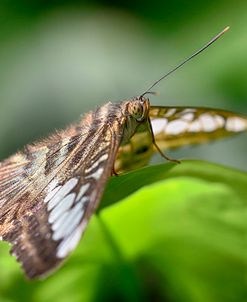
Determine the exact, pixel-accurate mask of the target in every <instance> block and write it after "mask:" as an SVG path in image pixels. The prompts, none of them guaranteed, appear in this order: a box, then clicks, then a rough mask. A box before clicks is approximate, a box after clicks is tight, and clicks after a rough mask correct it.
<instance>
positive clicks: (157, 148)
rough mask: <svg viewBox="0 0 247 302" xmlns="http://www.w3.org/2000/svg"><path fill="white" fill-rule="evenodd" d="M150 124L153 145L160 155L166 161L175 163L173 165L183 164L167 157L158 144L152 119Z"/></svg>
mask: <svg viewBox="0 0 247 302" xmlns="http://www.w3.org/2000/svg"><path fill="white" fill-rule="evenodd" d="M148 123H149V128H150V133H151V136H152V143H153V145H154V147H155V148H156V150H157V151H158V152H159V154H160V155H161V156H162V157H163V158H165V159H166V160H168V161H170V162H173V163H176V164H180V163H181V162H180V160H178V159H175V158H171V157H169V156H167V155H166V154H165V153H164V152H163V151H162V150H161V149H160V147H159V146H158V145H157V144H156V142H155V137H154V133H153V129H152V125H151V121H150V119H148Z"/></svg>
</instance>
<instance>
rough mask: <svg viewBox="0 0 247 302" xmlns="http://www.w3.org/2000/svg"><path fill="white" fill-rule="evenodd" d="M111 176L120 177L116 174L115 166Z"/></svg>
mask: <svg viewBox="0 0 247 302" xmlns="http://www.w3.org/2000/svg"><path fill="white" fill-rule="evenodd" d="M111 175H112V176H118V175H119V174H118V173H117V172H116V170H115V167H114V165H113V167H112V170H111Z"/></svg>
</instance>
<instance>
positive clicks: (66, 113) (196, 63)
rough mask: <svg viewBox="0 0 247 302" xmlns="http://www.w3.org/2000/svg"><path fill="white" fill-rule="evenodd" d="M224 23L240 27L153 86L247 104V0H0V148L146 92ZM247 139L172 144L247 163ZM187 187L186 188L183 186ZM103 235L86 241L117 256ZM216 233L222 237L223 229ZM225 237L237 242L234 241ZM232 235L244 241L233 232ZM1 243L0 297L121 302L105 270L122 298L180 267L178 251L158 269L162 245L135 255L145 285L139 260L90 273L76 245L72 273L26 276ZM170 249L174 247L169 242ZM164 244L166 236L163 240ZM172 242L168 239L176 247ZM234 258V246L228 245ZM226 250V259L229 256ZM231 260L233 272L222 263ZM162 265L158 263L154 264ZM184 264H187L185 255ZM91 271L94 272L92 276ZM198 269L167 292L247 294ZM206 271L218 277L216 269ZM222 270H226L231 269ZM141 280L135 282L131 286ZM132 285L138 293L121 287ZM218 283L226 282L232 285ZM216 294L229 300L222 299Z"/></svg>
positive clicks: (183, 95) (174, 100)
mask: <svg viewBox="0 0 247 302" xmlns="http://www.w3.org/2000/svg"><path fill="white" fill-rule="evenodd" d="M227 25H229V26H231V29H230V31H229V32H228V33H227V34H226V35H225V36H224V37H223V38H222V39H220V40H219V41H218V42H217V43H216V44H215V45H214V46H212V47H211V48H209V49H208V50H207V51H206V52H205V53H203V54H202V55H201V56H200V57H197V58H196V59H195V60H193V61H192V62H190V63H189V64H187V65H186V66H184V67H183V68H182V69H181V70H179V71H177V72H176V73H175V74H173V75H172V76H171V77H170V78H168V79H166V80H165V81H163V82H162V83H160V85H159V86H158V87H157V88H156V89H157V90H158V91H159V93H160V94H159V96H152V97H151V102H152V104H156V105H170V106H172V105H183V106H188V105H193V106H210V107H216V108H217V107H218V108H224V109H227V110H233V111H236V112H240V113H244V114H247V85H246V83H247V55H246V54H247V2H246V1H240V0H237V1H234V2H233V1H223V0H222V1H209V0H208V1H183V0H180V1H162V0H154V1H151V2H150V1H140V0H138V1H130V0H125V1H118V2H116V1H111V0H109V1H103V0H102V1H75V0H74V1H73V0H72V1H65V0H64V1H55V0H54V1H45V0H43V1H42V0H40V1H37V0H36V1H35V0H33V1H31V0H23V1H21V0H19V1H17V0H12V1H8V0H1V2H0V66H1V68H0V142H1V143H0V159H3V158H5V157H7V156H9V155H10V154H12V153H14V152H16V150H18V149H21V148H22V147H23V146H24V145H25V144H27V143H30V142H32V141H33V140H36V139H38V138H40V137H44V136H46V135H48V134H49V133H50V132H52V131H53V130H54V129H59V128H63V127H65V126H66V125H67V124H69V123H71V122H73V121H74V120H77V119H79V117H80V115H81V114H82V113H84V112H87V111H88V110H91V109H94V108H95V107H96V106H97V105H100V104H103V103H104V102H106V101H108V100H111V101H118V100H121V99H126V98H129V97H132V96H135V95H139V94H140V93H142V92H143V91H144V90H145V89H146V88H147V87H148V86H149V85H150V84H151V83H152V82H153V81H154V80H156V79H157V78H159V77H160V76H161V75H162V74H164V73H165V72H167V71H168V70H169V69H171V68H172V67H174V65H176V64H177V63H178V62H180V61H181V60H182V59H184V58H185V57H187V56H188V55H190V54H191V53H192V52H193V51H195V50H197V49H198V48H199V47H201V46H202V44H204V43H205V42H207V41H208V40H209V39H210V38H211V37H212V36H213V35H215V34H216V33H218V32H219V31H220V30H222V29H223V28H224V27H225V26H227ZM246 150H247V140H246V136H244V135H240V136H237V137H234V138H232V139H228V140H224V141H220V142H217V143H214V144H213V145H212V144H211V145H203V146H199V147H193V148H186V149H184V150H179V151H175V152H171V155H172V156H173V157H179V158H198V159H204V160H208V161H213V162H217V163H222V164H225V165H227V166H232V167H235V168H240V169H241V170H247V161H246ZM229 171H232V170H229ZM229 173H230V172H229ZM219 174H220V173H219ZM217 175H218V174H217ZM232 180H234V177H232ZM181 185H182V186H183V184H181ZM191 185H192V184H191ZM192 186H193V185H192ZM199 187H200V190H202V194H203V196H204V191H207V190H208V189H206V187H205V188H204V184H202V187H201V185H199ZM199 187H198V188H199ZM218 189H219V190H221V188H217V190H218ZM198 190H199V189H198ZM229 190H230V189H229ZM230 191H231V190H230ZM217 192H218V191H217ZM228 193H229V192H228ZM185 194H188V192H187V191H186V190H185ZM224 194H225V193H224ZM224 194H223V195H222V196H223V197H224ZM231 194H232V193H231ZM222 196H221V198H223V197H222ZM229 198H230V197H229ZM223 199H224V198H223ZM175 200H176V201H177V199H176V198H175ZM208 200H210V198H208ZM231 200H233V199H231ZM238 201H239V200H238ZM237 204H240V203H238V202H237ZM239 209H240V206H239ZM179 211H180V210H179ZM113 213H114V211H113ZM131 213H132V212H131ZM138 213H139V212H138ZM136 214H137V213H136ZM112 215H113V214H112ZM114 215H115V214H114ZM119 215H120V216H121V214H119ZM138 215H139V214H138ZM145 215H146V214H145ZM167 215H168V214H167ZM232 215H233V216H234V213H233V214H232ZM106 216H107V215H106ZM138 217H139V216H138ZM179 217H180V216H179ZM110 221H111V220H110ZM236 221H238V219H236ZM236 223H237V222H236ZM92 225H93V226H92V227H91V229H92V231H91V233H90V234H94V228H96V229H97V223H95V224H92ZM243 225H244V224H243ZM193 228H194V226H193ZM212 232H213V231H212ZM96 233H97V232H96ZM97 234H98V233H97ZM210 234H211V233H210ZM212 234H213V233H212ZM97 236H99V235H95V236H93V237H92V238H93V239H92V240H94V243H92V242H90V244H91V245H90V244H89V246H91V247H93V246H94V248H96V249H100V250H101V249H103V252H102V253H103V254H104V256H105V255H106V256H105V257H106V258H107V257H110V256H109V255H108V253H107V252H106V251H105V250H104V248H105V246H104V245H101V241H100V240H98V241H97ZM138 236H139V233H138ZM210 236H211V235H210ZM210 236H209V237H210ZM212 236H214V234H213V235H212ZM213 238H214V240H216V239H217V236H215V237H213ZM85 240H87V241H90V238H89V236H88V237H87V236H85ZM183 240H184V239H183ZM183 240H182V242H183V244H185V243H184V241H183ZM133 241H134V240H133ZM195 242H196V244H197V241H195ZM228 243H229V246H230V245H231V241H229V242H228ZM176 244H177V243H176ZM176 244H175V250H177V248H178V249H180V248H181V246H180V245H178V246H177V245H176ZM232 244H235V243H234V240H233V241H232ZM130 245H131V243H130ZM85 246H87V244H86V243H85ZM0 248H1V249H0V253H1V254H2V256H1V259H2V260H0V263H1V267H0V269H1V270H2V276H1V277H0V282H1V283H0V302H2V301H55V300H56V297H58V298H57V301H65V302H66V301H86V302H87V301H93V300H94V299H95V301H114V300H110V298H109V297H111V296H110V295H108V287H106V288H105V287H104V286H105V285H102V284H104V283H101V282H100V281H102V280H103V279H104V278H108V276H109V278H110V279H111V278H112V280H115V283H114V285H112V287H111V286H110V285H109V284H108V286H109V292H110V291H113V292H114V290H116V292H114V294H113V295H112V297H115V299H116V297H118V300H117V301H137V300H138V299H139V300H138V301H146V300H145V297H144V296H142V294H141V292H142V289H143V287H145V286H147V287H150V289H152V293H155V292H157V296H155V295H153V296H152V297H153V301H160V299H161V296H160V295H159V290H158V287H159V286H160V283H159V282H157V283H156V282H155V280H156V279H157V280H162V282H164V287H165V288H167V289H168V291H167V292H169V287H172V286H171V284H174V280H176V274H175V273H174V275H172V273H171V272H172V269H171V267H172V264H171V263H172V261H171V262H169V261H168V262H167V263H165V264H164V263H163V264H164V265H165V267H166V268H167V270H168V271H169V272H170V273H171V274H170V275H169V274H168V275H167V276H166V275H165V276H164V275H162V276H161V275H160V274H161V273H160V272H159V271H158V269H157V268H158V267H159V264H158V263H151V262H152V261H153V260H154V259H159V257H157V255H155V256H154V257H153V258H152V257H151V258H150V259H152V260H150V261H151V262H150V261H149V263H151V264H150V266H145V265H143V266H142V262H145V259H142V258H139V260H138V261H139V262H138V267H142V268H143V272H142V271H140V270H138V274H141V275H143V276H146V277H145V278H144V279H145V280H146V281H145V282H146V283H145V284H144V285H143V284H141V285H140V284H139V283H138V282H141V281H140V278H138V276H137V277H136V273H133V272H132V270H133V267H131V268H130V267H128V266H125V265H123V266H122V267H121V268H120V270H119V271H117V273H116V271H114V269H113V267H111V266H110V268H109V266H107V265H106V267H104V266H102V267H101V271H100V272H99V271H97V273H95V275H94V277H92V278H91V277H89V278H88V279H87V269H86V270H85V269H84V270H83V271H81V270H80V266H83V264H82V262H80V261H81V260H80V259H81V258H80V255H81V254H80V253H79V252H77V253H76V254H75V256H73V257H71V259H72V260H70V262H69V264H68V266H67V268H69V267H70V266H71V267H74V268H75V269H74V270H72V273H71V270H69V269H67V271H66V270H64V271H63V273H62V274H60V272H58V273H57V275H56V276H57V277H54V278H53V277H52V278H51V279H48V280H47V281H45V282H43V283H42V282H35V283H27V282H26V281H25V279H24V278H23V276H22V274H21V272H20V271H19V268H18V265H16V264H15V260H14V259H13V258H11V257H8V247H7V245H5V244H2V243H1V245H0ZM163 250H164V251H166V248H164V249H163ZM163 250H162V248H161V247H160V250H159V251H163ZM185 250H186V249H185ZM156 252H157V251H156ZM173 252H174V251H173V250H172V249H171V251H170V254H169V255H170V256H171V255H172V254H173ZM88 253H89V254H90V252H88ZM164 253H165V252H164ZM198 253H199V252H198ZM82 254H83V253H82ZM185 254H186V253H185ZM187 254H188V255H190V257H192V258H193V257H194V256H195V255H194V254H193V253H192V251H187ZM230 254H231V253H230ZM85 255H87V252H85ZM210 255H211V254H210ZM102 257H103V256H102ZM210 257H211V258H210ZM210 257H209V258H207V259H209V260H210V259H211V260H212V262H213V263H214V264H213V265H215V263H218V262H217V261H218V258H219V259H220V258H221V257H220V254H217V256H215V255H214V254H213V256H212V255H211V256H210ZM217 257H218V258H217ZM227 257H231V256H230V255H229V254H227ZM227 257H226V261H225V264H226V263H228V258H227ZM85 258H86V257H85ZM85 258H83V261H84V262H85ZM240 258H241V257H238V256H237V257H236V258H234V261H235V262H236V263H237V264H236V266H234V265H235V264H234V263H235V262H234V263H231V265H232V267H231V268H232V270H230V271H231V272H235V273H236V274H237V272H239V274H240V271H241V270H242V269H244V267H243V263H244V262H241V261H242V260H240ZM78 259H79V260H78ZM168 259H169V257H168ZM203 259H204V258H203ZM211 260H210V261H211ZM90 261H93V260H92V259H90ZM97 261H101V260H99V259H97ZM180 261H181V262H182V259H180ZM210 261H209V262H210ZM245 261H246V258H245ZM77 263H79V265H77ZM103 263H105V262H104V261H103ZM106 263H107V261H106ZM121 263H122V262H121ZM241 263H242V264H241ZM245 263H246V262H245ZM193 265H195V266H196V264H192V266H191V267H190V269H191V270H192V271H193ZM220 265H221V264H220ZM170 266H171V267H170ZM222 267H223V268H224V269H222V272H224V271H225V269H226V267H225V266H224V263H223V264H222ZM153 268H154V271H155V272H156V271H157V274H156V273H155V274H151V273H150V271H149V270H151V271H153ZM239 268H240V269H239ZM183 269H184V270H185V271H186V266H185V267H184V268H183ZM92 271H93V270H90V274H89V275H90V276H93V273H92ZM216 271H217V270H216ZM193 272H194V275H193V278H192V279H193V280H192V281H191V280H190V281H191V283H190V282H189V281H188V284H187V285H185V284H183V286H182V285H181V284H178V287H177V288H173V290H174V291H173V294H171V293H170V294H169V297H168V296H167V297H164V296H162V301H206V302H207V301H210V302H211V301H247V295H246V299H245V297H244V294H243V287H241V289H240V288H236V289H235V287H234V290H233V291H232V292H231V294H232V296H231V295H230V298H229V295H226V296H224V295H222V296H217V295H216V296H210V294H209V292H210V291H211V289H209V288H207V286H206V285H205V284H204V280H203V279H202V280H201V279H199V280H200V282H201V283H200V282H199V281H198V282H196V280H197V277H198V275H199V276H200V273H202V272H200V271H197V270H196V269H194V271H193ZM217 273H218V271H217ZM0 274H1V273H0ZM59 274H60V275H59ZM81 274H84V275H83V276H81ZM162 274H163V272H162ZM183 274H184V275H183ZM207 274H208V275H209V279H210V278H211V277H210V276H213V275H215V272H214V271H213V272H207ZM210 274H212V275H210ZM233 275H234V274H233ZM95 276H96V277H95ZM102 276H103V277H102ZM120 276H121V277H120ZM148 276H153V277H152V278H151V277H150V278H149V277H148ZM182 276H183V277H184V279H183V277H181V276H180V277H181V278H182V279H183V280H186V279H187V276H186V274H185V272H184V271H183V273H182ZM241 276H242V275H237V276H235V277H236V278H235V279H234V280H235V281H234V282H236V283H234V282H233V283H234V286H235V285H236V284H240V283H241V282H240V281H239V280H240V279H241ZM118 277H119V278H118ZM218 277H219V278H221V277H222V278H223V277H224V273H222V275H220V274H219V276H218ZM182 279H181V280H182ZM211 279H212V278H211ZM223 279H224V278H223ZM171 280H172V281H171ZM181 280H180V281H181ZM212 280H213V279H212ZM166 281H167V282H166ZM228 281H229V280H228ZM241 281H242V280H241ZM85 282H88V286H87V283H86V284H85ZM229 282H230V283H229ZM229 282H228V283H227V282H226V284H227V286H229V284H231V281H229ZM82 283H83V284H82ZM119 283H121V284H124V285H123V291H122V292H121V291H120V292H121V294H119V292H117V288H118V285H119ZM199 283H200V284H199ZM133 284H134V285H133ZM157 284H159V286H158V285H157ZM162 284H163V283H162ZM65 285H67V287H66V286H65ZM82 285H83V295H82ZM179 285H181V287H180V286H179ZM199 285H200V286H201V287H200V286H199ZM63 286H65V287H64V290H62V287H63ZM162 286H163V285H162ZM186 286H187V287H186ZM236 286H237V285H236ZM133 288H135V289H136V288H138V290H137V291H136V292H135V291H131V289H133ZM184 288H186V290H187V288H189V289H190V290H191V292H193V295H192V296H193V299H192V296H190V294H188V295H187V296H186V295H185V296H184V295H183V294H182V293H183V289H184ZM199 288H200V289H201V288H204V290H205V291H204V293H208V296H207V294H203V295H202V294H201V293H199V291H200V290H199ZM65 289H66V290H65ZM128 289H130V290H128ZM197 289H198V291H197ZM85 291H87V293H85ZM180 291H181V292H180ZM95 292H97V294H95ZM123 292H125V293H126V292H128V293H130V294H127V293H126V295H125V296H123V295H122V293H123ZM188 292H190V291H189V290H188ZM220 292H222V293H223V292H224V286H223V285H222V288H221V291H220ZM92 293H94V295H93V294H92ZM103 293H104V294H103ZM174 293H176V294H174ZM179 293H180V294H179ZM236 293H238V294H239V297H236V295H235V294H236ZM101 294H102V296H101ZM92 297H98V298H94V299H93V298H92ZM149 297H150V296H149ZM212 297H214V299H213V298H212ZM219 297H221V298H222V297H223V298H224V300H219ZM227 297H228V298H229V300H227ZM223 298H222V299H223ZM112 299H113V298H112ZM155 299H156V300H155Z"/></svg>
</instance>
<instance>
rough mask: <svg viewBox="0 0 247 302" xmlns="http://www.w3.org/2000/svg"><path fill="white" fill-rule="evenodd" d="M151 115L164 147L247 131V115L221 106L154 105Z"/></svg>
mask: <svg viewBox="0 0 247 302" xmlns="http://www.w3.org/2000/svg"><path fill="white" fill-rule="evenodd" d="M149 116H150V119H151V124H152V128H153V132H154V136H155V141H156V143H157V144H158V145H159V147H160V148H162V149H168V148H178V147H182V146H185V145H190V144H201V143H204V142H208V141H211V140H215V139H218V138H222V137H226V136H229V135H233V134H237V133H240V132H243V131H246V130H247V118H246V117H245V116H243V115H240V114H236V113H232V112H229V111H224V110H218V109H209V108H196V107H158V106H157V107H156V106H152V107H151V108H150V114H149Z"/></svg>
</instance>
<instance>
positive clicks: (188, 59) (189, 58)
mask: <svg viewBox="0 0 247 302" xmlns="http://www.w3.org/2000/svg"><path fill="white" fill-rule="evenodd" d="M229 28H230V27H229V26H227V27H226V28H224V29H223V30H222V31H221V32H220V33H218V34H217V35H216V36H214V37H213V38H212V39H211V40H210V41H209V42H208V43H207V44H205V45H204V46H203V47H202V48H200V49H199V50H197V51H196V52H195V53H193V54H192V55H191V56H190V57H188V58H187V59H185V60H184V61H182V62H181V63H180V64H178V65H177V66H176V67H175V68H173V69H172V70H170V71H169V72H168V73H166V74H165V75H163V76H162V77H161V78H160V79H158V80H157V81H155V82H154V83H153V84H152V85H151V86H150V87H149V88H148V89H147V90H146V91H145V92H144V93H143V94H142V95H141V97H142V96H144V95H145V94H147V93H149V91H150V89H152V88H153V87H154V86H156V85H157V84H158V83H159V82H161V81H162V80H164V79H165V78H167V77H168V76H169V75H170V74H172V73H173V72H174V71H176V70H177V69H179V68H180V67H182V66H183V65H184V64H185V63H187V62H189V61H190V60H191V59H193V58H194V57H196V56H197V55H199V54H200V53H201V52H203V51H204V50H205V49H206V48H208V47H209V46H210V45H211V44H213V43H214V42H215V41H216V40H218V39H219V38H220V37H221V36H222V35H223V34H224V33H225V32H227V31H228V29H229Z"/></svg>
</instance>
